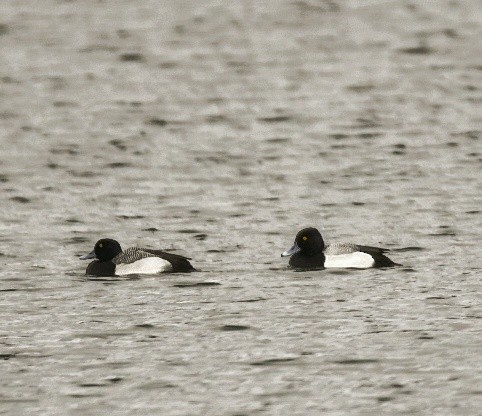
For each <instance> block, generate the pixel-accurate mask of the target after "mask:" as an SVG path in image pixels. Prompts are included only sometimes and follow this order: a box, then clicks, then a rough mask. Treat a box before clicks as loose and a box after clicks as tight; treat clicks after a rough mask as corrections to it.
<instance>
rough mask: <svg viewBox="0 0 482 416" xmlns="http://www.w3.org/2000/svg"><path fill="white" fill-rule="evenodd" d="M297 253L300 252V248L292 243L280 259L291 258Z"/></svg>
mask: <svg viewBox="0 0 482 416" xmlns="http://www.w3.org/2000/svg"><path fill="white" fill-rule="evenodd" d="M298 251H301V248H300V247H299V246H298V244H296V243H294V244H293V247H291V248H290V249H289V250H286V251H285V252H284V253H282V254H281V257H288V256H291V255H292V254H295V253H298Z"/></svg>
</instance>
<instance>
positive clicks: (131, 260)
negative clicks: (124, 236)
mask: <svg viewBox="0 0 482 416" xmlns="http://www.w3.org/2000/svg"><path fill="white" fill-rule="evenodd" d="M80 259H81V260H90V259H94V261H92V262H91V263H89V265H88V266H87V270H86V271H85V274H87V275H91V276H125V275H130V274H158V273H169V272H170V273H186V272H193V271H195V269H194V267H193V266H192V265H191V263H190V262H189V260H191V259H190V258H189V257H184V256H180V255H179V254H173V253H166V252H165V251H162V250H152V249H150V248H141V247H130V248H128V249H126V250H124V251H123V250H122V248H121V245H120V244H119V242H118V241H116V240H113V239H111V238H102V239H100V240H99V241H97V242H96V243H95V246H94V249H93V250H92V251H91V252H90V253H89V254H86V255H85V256H82V257H80Z"/></svg>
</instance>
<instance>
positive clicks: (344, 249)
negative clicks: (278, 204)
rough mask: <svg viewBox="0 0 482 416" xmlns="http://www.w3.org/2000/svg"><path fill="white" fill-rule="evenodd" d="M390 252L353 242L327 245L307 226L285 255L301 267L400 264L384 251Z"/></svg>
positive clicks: (293, 263)
mask: <svg viewBox="0 0 482 416" xmlns="http://www.w3.org/2000/svg"><path fill="white" fill-rule="evenodd" d="M387 251H389V250H388V249H386V248H380V247H372V246H363V245H358V244H351V243H335V244H330V245H325V242H324V241H323V237H322V236H321V234H320V232H319V231H318V230H317V229H316V228H305V229H303V230H301V231H300V232H299V233H298V234H297V235H296V239H295V243H294V245H293V247H291V248H290V249H289V250H286V251H285V252H284V253H283V254H282V255H281V256H282V257H284V256H291V258H290V262H289V264H290V266H291V267H294V268H297V269H322V268H355V269H368V268H370V267H391V266H399V264H397V263H395V262H393V261H392V260H390V259H389V258H388V257H387V256H386V255H385V254H384V253H386V252H387Z"/></svg>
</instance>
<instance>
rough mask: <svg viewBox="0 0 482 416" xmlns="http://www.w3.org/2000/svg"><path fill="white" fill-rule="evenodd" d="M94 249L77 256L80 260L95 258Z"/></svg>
mask: <svg viewBox="0 0 482 416" xmlns="http://www.w3.org/2000/svg"><path fill="white" fill-rule="evenodd" d="M95 258H96V256H95V251H94V250H92V251H91V252H90V253H89V254H86V255H85V256H82V257H79V259H80V260H90V259H95Z"/></svg>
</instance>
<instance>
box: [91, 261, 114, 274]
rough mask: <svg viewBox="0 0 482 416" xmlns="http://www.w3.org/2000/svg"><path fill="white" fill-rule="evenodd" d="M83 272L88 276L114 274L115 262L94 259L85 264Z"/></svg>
mask: <svg viewBox="0 0 482 416" xmlns="http://www.w3.org/2000/svg"><path fill="white" fill-rule="evenodd" d="M85 274H88V275H90V276H115V264H114V263H112V262H111V261H99V260H94V261H93V262H91V263H90V264H89V265H88V266H87V270H86V271H85Z"/></svg>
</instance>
